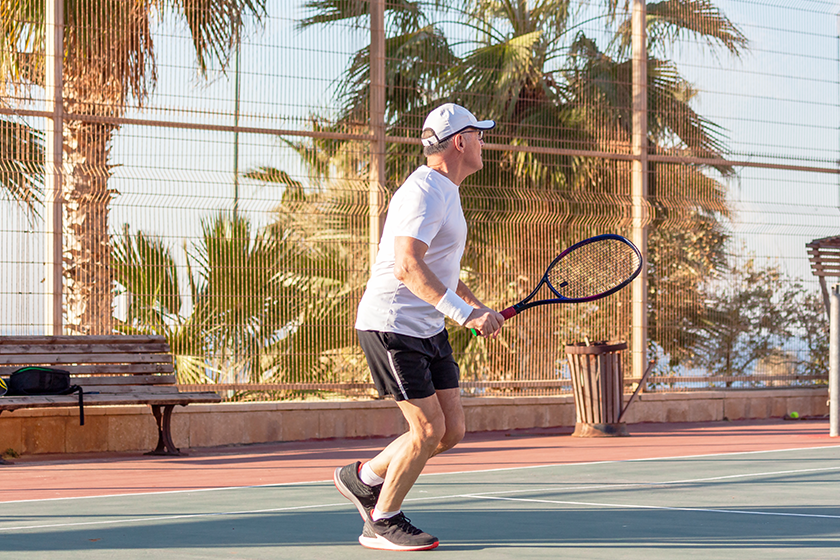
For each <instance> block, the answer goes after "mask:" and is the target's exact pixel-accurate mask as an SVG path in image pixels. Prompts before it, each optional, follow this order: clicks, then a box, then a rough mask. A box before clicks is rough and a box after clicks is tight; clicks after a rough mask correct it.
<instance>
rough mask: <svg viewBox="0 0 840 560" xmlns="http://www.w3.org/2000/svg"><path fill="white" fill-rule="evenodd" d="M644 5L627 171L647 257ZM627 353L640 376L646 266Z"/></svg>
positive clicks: (641, 4)
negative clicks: (631, 161)
mask: <svg viewBox="0 0 840 560" xmlns="http://www.w3.org/2000/svg"><path fill="white" fill-rule="evenodd" d="M646 20H647V7H646V4H645V0H634V1H633V16H632V27H633V32H632V35H633V138H632V142H633V146H632V148H633V163H632V172H631V183H632V192H631V198H632V202H633V218H632V227H633V233H632V240H633V243H635V244H636V246H637V247H638V248H639V250H640V251H641V252H642V255H643V256H644V258H645V259H647V256H648V254H647V253H648V243H647V241H648V222H649V221H650V216H649V214H650V213H649V210H648V201H647V198H648V139H647V134H648V127H647V118H648V104H647V95H648V88H647V33H646V25H647V23H646ZM632 290H633V294H632V321H633V325H632V331H631V337H630V340H631V345H632V346H631V354H632V361H631V363H632V372H633V376H636V377H638V376H641V375H642V372H643V371H644V370H645V366H646V365H647V362H648V359H647V340H648V316H647V313H648V298H647V290H648V278H647V267H643V268H642V273H641V274H639V276H638V277H637V278H636V280H635V281H633V285H632Z"/></svg>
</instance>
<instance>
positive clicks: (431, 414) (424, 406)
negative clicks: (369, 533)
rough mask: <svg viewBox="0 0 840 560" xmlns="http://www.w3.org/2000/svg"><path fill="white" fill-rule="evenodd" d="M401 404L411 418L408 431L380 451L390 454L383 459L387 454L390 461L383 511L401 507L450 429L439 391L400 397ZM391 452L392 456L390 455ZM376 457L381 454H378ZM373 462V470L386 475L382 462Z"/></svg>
mask: <svg viewBox="0 0 840 560" xmlns="http://www.w3.org/2000/svg"><path fill="white" fill-rule="evenodd" d="M397 405H398V406H399V407H400V410H401V411H402V413H403V416H404V417H405V419H406V422H408V432H406V433H405V434H403V435H402V436H400V437H399V438H398V439H397V441H395V442H394V443H393V444H391V445H389V446H388V447H387V448H386V450H385V451H384V452H383V453H382V454H380V455H386V457H383V459H385V458H387V464H385V465H381V466H384V467H385V468H384V471H385V473H384V478H385V483H384V484H383V485H382V492H380V494H379V500H377V502H376V507H377V509H379V511H386V512H395V511H399V510H400V507H401V506H402V502H403V500H404V499H405V496H406V494H408V491H409V490H410V489H411V487H412V486H414V483H415V482H416V481H417V477H418V476H420V473H421V472H422V471H423V467H425V466H426V461H428V460H429V458H430V457H432V456H433V455H434V454H435V452H436V451H437V449H438V446H439V445H440V442H441V440H442V439H443V437H444V434H445V432H446V419H445V417H444V415H443V409H442V408H441V406H440V402H439V400H438V397H437V395H432V396H430V397H426V398H424V399H410V400H407V401H397ZM395 444H396V445H395ZM386 452H387V454H386ZM388 455H389V456H390V457H387V456H388ZM376 459H380V457H379V456H377V457H376ZM376 459H374V461H375V460H376ZM372 463H373V464H371V468H372V469H373V471H374V472H375V473H377V474H379V475H380V476H382V473H381V472H380V471H379V468H381V466H380V464H379V463H378V462H372Z"/></svg>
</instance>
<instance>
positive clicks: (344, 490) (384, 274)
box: [333, 103, 504, 550]
mask: <svg viewBox="0 0 840 560" xmlns="http://www.w3.org/2000/svg"><path fill="white" fill-rule="evenodd" d="M494 126H496V123H495V122H493V121H489V120H488V121H478V120H477V119H476V118H475V116H473V114H472V113H470V112H469V111H468V110H467V109H465V108H464V107H461V106H459V105H455V104H453V103H447V104H445V105H442V106H440V107H438V108H437V109H435V110H434V111H432V112H431V113H430V114H429V116H428V117H427V118H426V121H425V123H424V124H423V131H422V135H421V140H422V144H423V146H424V148H423V153H424V155H425V156H426V165H422V166H420V167H419V168H418V169H417V170H416V171H415V172H414V173H413V174H412V175H411V176H410V177H409V178H408V179H407V180H406V181H405V183H403V185H402V186H401V187H400V188H399V189H398V190H397V191H396V192H395V193H394V196H393V198H392V200H391V204H390V206H389V208H388V216H387V218H386V220H385V227H384V230H383V232H382V239H381V241H380V244H379V254H378V257H377V259H376V263H375V265H374V267H373V271H372V274H371V278H370V281H369V282H368V284H367V289H366V290H365V294H364V296H363V297H362V300H361V302H360V304H359V311H358V315H357V318H356V331H357V334H358V336H359V343H360V344H361V346H362V349H363V350H364V352H365V357H366V358H367V362H368V366H369V367H370V370H371V375H372V376H373V381H374V384H375V385H376V388H377V390H378V391H379V393H380V394H381V395H383V396H384V395H392V396H393V397H394V399H395V400H396V402H397V405H398V406H399V408H400V410H401V411H402V413H403V416H405V419H406V422H407V423H408V426H409V430H408V432H406V433H405V434H403V435H402V436H400V437H399V438H397V439H396V440H394V441H393V442H392V443H391V444H390V445H388V447H386V448H385V449H384V450H383V451H382V452H381V453H379V455H377V456H376V457H374V458H373V459H371V460H370V461H369V462H367V463H365V464H364V465H362V464H361V463H360V462H356V463H354V464H351V465H347V466H345V467H340V468H337V469H336V471H335V475H334V477H333V478H334V481H335V485H336V487H337V488H338V490H339V492H341V494H342V495H344V496H345V497H346V498H348V499H349V500H350V501H352V502H353V503H354V504H355V505H356V508H357V509H358V510H359V513H360V514H361V516H362V519H364V521H365V525H364V529H363V532H362V535H361V536H360V537H359V542H360V543H361V544H362V545H363V546H365V547H368V548H376V549H384V550H428V549H432V548H435V547H437V545H438V539H437V538H435V537H433V536H431V535H429V534H427V533H424V532H423V531H421V530H420V529H418V528H416V527H414V526H413V525H412V524H411V523H410V522H409V520H408V518H406V517H405V515H403V513H402V512H401V509H400V508H401V507H402V502H403V500H404V498H405V497H406V494H408V491H409V490H410V489H411V487H412V486H413V485H414V483H415V481H416V480H417V477H418V476H419V475H420V473H421V471H422V470H423V467H424V466H425V465H426V461H428V459H430V458H431V457H433V456H435V455H437V454H438V453H442V452H444V451H446V450H447V449H450V448H452V447H453V446H454V445H455V444H456V443H458V442H459V441H461V439H462V438H463V436H464V411H463V409H462V407H461V394H460V389H459V388H458V381H459V375H460V371H459V369H458V364H457V363H456V362H455V360H454V359H453V357H452V348H451V347H450V345H449V337H448V334H447V332H446V329H445V325H444V316H446V317H450V318H451V319H453V320H454V321H455V322H456V323H458V324H459V325H462V326H463V327H465V328H472V329H475V330H476V331H477V332H478V333H479V334H481V335H482V336H490V337H494V338H495V337H496V336H497V335H498V333H499V329H501V327H502V324H503V323H504V318H503V317H502V316H501V315H500V314H499V313H497V312H495V311H493V310H492V309H490V308H488V307H487V306H485V305H484V304H482V303H481V302H480V301H479V300H478V298H477V297H475V295H474V294H473V293H472V292H471V291H470V290H469V288H467V286H466V285H465V284H464V283H463V282H462V281H461V280H460V279H459V276H460V270H461V256H462V255H463V252H464V246H465V244H466V238H467V223H466V220H465V219H464V213H463V210H462V209H461V199H460V194H459V191H458V188H459V186H460V185H461V182H462V181H463V180H464V179H465V178H466V177H468V176H469V175H471V174H473V173H475V172H476V171H478V170H479V169H481V168H482V166H483V163H482V161H481V147H482V145H483V144H484V141H483V133H484V131H485V130H489V129H491V128H493V127H494Z"/></svg>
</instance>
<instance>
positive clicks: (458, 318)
mask: <svg viewBox="0 0 840 560" xmlns="http://www.w3.org/2000/svg"><path fill="white" fill-rule="evenodd" d="M435 309H437V310H438V311H440V312H441V313H443V314H444V315H446V316H447V317H449V318H450V319H452V320H453V321H455V322H456V323H458V324H459V325H463V324H464V323H466V322H467V319H469V317H470V313H472V312H473V309H475V308H474V307H473V306H472V305H470V304H469V303H467V302H466V301H464V300H463V299H461V297H460V296H459V295H458V294H456V293H455V292H453V291H452V290H449V289H447V290H446V293H445V294H443V297H442V298H440V301H439V302H438V304H437V305H436V306H435Z"/></svg>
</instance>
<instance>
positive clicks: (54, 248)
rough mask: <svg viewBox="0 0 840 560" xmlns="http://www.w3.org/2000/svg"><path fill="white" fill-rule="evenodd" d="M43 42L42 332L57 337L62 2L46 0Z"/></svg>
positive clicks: (59, 308) (60, 248) (60, 276)
mask: <svg viewBox="0 0 840 560" xmlns="http://www.w3.org/2000/svg"><path fill="white" fill-rule="evenodd" d="M44 7H45V16H46V17H45V19H46V22H45V23H46V40H45V55H46V56H45V66H46V76H45V82H44V85H45V89H46V110H47V111H48V112H50V113H52V117H51V118H48V119H47V126H46V135H45V144H46V145H45V155H46V158H45V160H46V161H45V166H44V183H45V184H44V191H45V192H44V226H45V232H44V233H45V241H46V246H45V247H44V263H45V268H46V270H45V275H46V277H45V296H46V297H45V298H44V312H45V313H44V315H45V317H44V333H45V334H47V335H60V334H61V333H62V327H63V325H62V315H63V309H62V292H63V290H64V282H63V269H62V252H63V242H62V229H63V227H64V225H63V194H62V167H63V145H64V139H63V136H64V135H63V131H64V103H63V100H62V91H61V90H62V87H63V78H62V70H63V66H64V64H63V63H64V60H63V57H64V2H63V0H46V4H45V6H44Z"/></svg>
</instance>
